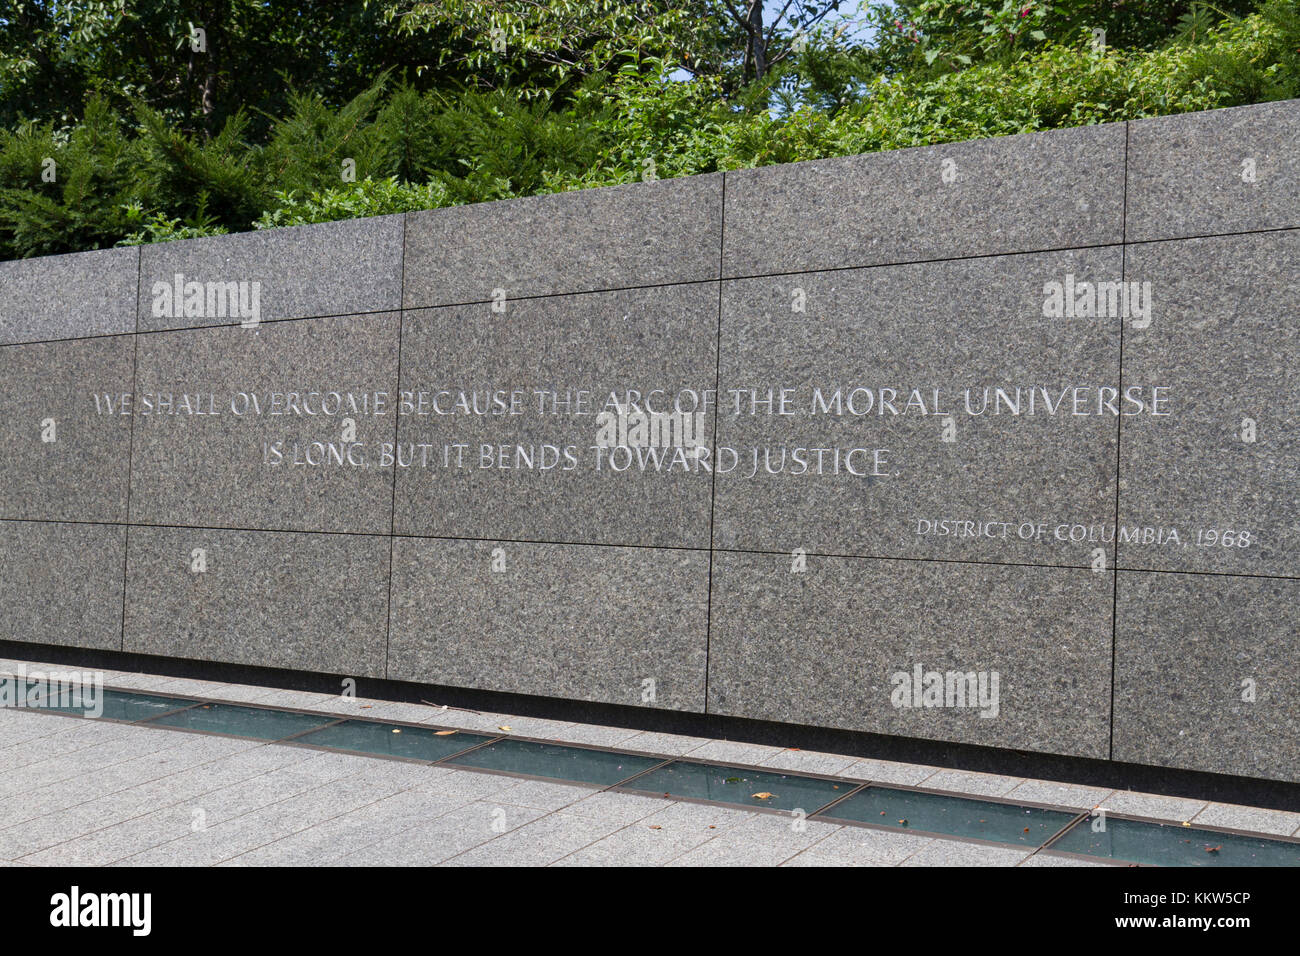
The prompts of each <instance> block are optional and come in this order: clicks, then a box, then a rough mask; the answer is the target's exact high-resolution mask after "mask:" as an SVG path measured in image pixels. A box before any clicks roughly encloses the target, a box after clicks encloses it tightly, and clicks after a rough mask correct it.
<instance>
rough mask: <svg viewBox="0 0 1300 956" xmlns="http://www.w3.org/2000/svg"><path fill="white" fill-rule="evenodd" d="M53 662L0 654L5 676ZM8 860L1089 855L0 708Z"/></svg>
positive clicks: (1189, 817)
mask: <svg viewBox="0 0 1300 956" xmlns="http://www.w3.org/2000/svg"><path fill="white" fill-rule="evenodd" d="M20 668H22V669H25V670H26V671H29V672H30V671H34V670H41V669H47V670H68V669H71V666H70V665H66V664H65V665H56V664H39V663H35V662H23V661H7V660H0V673H7V672H11V671H12V670H17V669H20ZM101 673H103V675H104V681H105V683H106V684H110V685H115V686H120V687H129V688H135V689H139V690H148V691H154V692H160V693H163V692H165V693H167V694H175V695H184V694H200V695H202V696H205V697H212V698H218V699H224V700H230V701H243V702H250V703H257V704H259V705H266V706H282V707H294V708H303V709H312V710H321V711H328V712H331V713H339V714H345V715H349V716H359V717H369V718H377V719H387V720H402V721H413V722H427V723H435V724H441V725H444V726H449V727H459V728H462V729H465V730H481V731H490V732H493V733H499V732H500V729H501V728H503V727H509V728H510V731H511V732H513V733H515V734H520V735H524V736H529V737H542V738H547V739H554V740H556V741H560V742H566V743H587V744H596V745H600V746H606V747H618V748H627V749H630V750H638V751H647V752H651V753H658V754H663V755H665V756H681V755H686V754H689V755H690V756H692V757H695V758H705V759H710V760H717V761H721V762H735V763H744V764H752V765H758V766H763V767H771V768H773V769H779V770H792V771H806V772H813V773H823V774H834V775H837V776H845V777H850V778H854V779H863V780H875V781H878V782H884V783H902V784H910V785H916V786H925V787H927V788H934V789H939V790H947V791H952V792H960V793H967V794H978V795H988V796H999V797H1008V798H1012V799H1021V800H1025V801H1030V802H1036V803H1051V804H1057V805H1061V806H1066V807H1074V808H1077V809H1080V810H1084V809H1091V808H1093V807H1096V806H1102V807H1105V808H1106V809H1107V810H1108V811H1110V812H1113V813H1128V814H1136V815H1141V816H1146V817H1154V818H1157V819H1162V820H1166V819H1167V820H1171V821H1175V822H1180V823H1181V822H1185V821H1186V822H1191V823H1193V824H1196V823H1202V824H1208V825H1214V826H1221V827H1232V828H1236V829H1241V830H1250V831H1254V832H1258V833H1262V834H1270V835H1277V834H1283V835H1291V834H1295V835H1297V836H1300V813H1287V812H1282V811H1276V810H1267V809H1259V808H1253V807H1243V806H1234V805H1227V804H1216V803H1208V802H1206V801H1201V800H1188V799H1182V798H1176V797H1166V796H1159V795H1154V794H1138V793H1130V792H1124V791H1110V790H1106V789H1103V788H1098V787H1084V786H1073V785H1069V784H1062V783H1053V782H1050V781H1043V780H1027V779H1024V778H1019V777H1006V776H997V775H991V774H981V773H968V772H965V771H957V770H946V769H943V768H939V767H928V766H921V765H916V764H906V763H895V762H890V761H880V760H868V759H859V758H856V757H850V756H843V755H837V754H829V753H814V752H810V751H800V750H783V749H781V748H778V747H769V746H759V745H753V744H744V743H735V742H729V741H724V740H708V739H704V738H698V737H682V736H677V735H671V734H661V733H643V732H638V731H633V730H627V729H624V728H617V727H603V726H592V725H588V724H576V723H567V722H561V721H547V720H538V719H535V718H528V717H518V716H512V715H506V714H489V713H480V712H473V711H466V710H457V709H451V708H447V709H441V708H437V707H432V706H426V705H421V704H405V703H394V702H390V701H380V700H365V699H359V700H345V699H342V698H340V697H337V696H332V695H325V694H314V693H305V692H298V691H285V690H274V689H268V688H265V687H256V686H250V685H242V684H222V683H214V682H208V681H195V680H187V679H177V678H170V677H164V676H157V675H148V674H133V673H125V672H119V671H102V672H101ZM0 751H2V752H3V759H4V761H5V763H6V766H7V768H8V770H9V772H8V773H6V774H5V775H4V777H3V778H0V861H7V865H117V866H133V865H145V866H148V865H160V864H168V865H223V866H240V865H254V866H255V865H267V864H270V865H371V864H373V865H431V864H438V865H451V866H476V865H492V864H509V865H526V866H546V865H550V866H581V865H669V866H693V865H782V866H827V865H829V866H968V865H975V866H1077V865H1084V866H1095V865H1105V864H1100V863H1088V862H1086V861H1079V860H1072V859H1067V858H1062V857H1054V856H1051V855H1050V853H1045V852H1040V853H1036V854H1030V853H1028V852H1026V851H1025V850H1022V849H1018V848H1007V847H996V846H989V845H987V844H981V843H972V842H966V841H962V840H958V839H946V838H945V839H936V838H932V837H924V836H918V835H915V834H910V833H901V832H893V831H885V830H872V829H868V828H864V827H845V826H839V825H833V824H829V823H821V822H816V821H803V822H802V828H800V827H796V826H794V825H792V820H791V818H790V817H789V816H787V815H784V814H773V813H757V812H753V811H750V810H744V809H735V808H731V807H719V806H711V805H704V804H698V803H689V802H675V801H671V800H667V799H658V798H651V797H641V796H635V795H630V794H622V793H611V792H602V791H600V790H598V789H596V788H591V787H582V786H574V785H570V784H560V783H549V782H542V781H536V780H529V779H519V778H513V777H508V776H501V775H496V774H488V773H480V772H474V771H467V770H456V769H451V768H446V767H428V766H421V765H417V764H411V763H404V762H400V761H393V760H384V759H382V758H376V757H362V756H353V755H349V754H340V753H324V752H320V751H314V750H308V749H304V748H298V747H290V746H284V745H278V744H266V743H260V742H257V741H249V740H237V739H232V738H225V737H217V736H208V735H202V734H193V733H182V732H177V731H175V730H168V729H163V728H153V727H146V726H130V725H125V724H115V723H109V722H103V721H93V720H84V719H73V718H68V717H61V716H57V715H53V714H49V713H41V712H39V711H34V710H14V709H3V710H0Z"/></svg>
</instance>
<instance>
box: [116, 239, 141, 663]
mask: <svg viewBox="0 0 1300 956" xmlns="http://www.w3.org/2000/svg"><path fill="white" fill-rule="evenodd" d="M143 279H144V246H136V248H135V314H134V315H132V316H131V319H132V329H133V331H132V332H131V396H132V401H131V419H130V421H129V422H128V427H127V438H126V514H125V515H123V517H122V524H123V527H124V529H125V532H124V534H123V536H122V627H121V631H120V633H119V635H118V642H117V649H118V650H119V651H125V650H126V582H127V571H128V567H127V565H128V560H127V559H128V556H129V555H130V552H131V472H132V470H133V469H134V468H135V393H136V389H137V388H138V387H139V384H140V383H139V381H138V378H139V374H140V372H139V365H140V283H141V281H143Z"/></svg>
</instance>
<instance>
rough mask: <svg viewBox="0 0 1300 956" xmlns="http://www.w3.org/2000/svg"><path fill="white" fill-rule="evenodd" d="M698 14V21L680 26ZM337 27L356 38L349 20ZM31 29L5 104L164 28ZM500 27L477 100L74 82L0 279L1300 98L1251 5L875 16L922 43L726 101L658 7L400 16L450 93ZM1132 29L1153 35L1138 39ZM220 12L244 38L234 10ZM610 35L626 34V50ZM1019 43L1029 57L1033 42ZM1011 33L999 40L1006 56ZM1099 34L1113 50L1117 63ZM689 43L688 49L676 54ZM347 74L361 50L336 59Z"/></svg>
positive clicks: (8, 168)
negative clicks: (126, 88)
mask: <svg viewBox="0 0 1300 956" xmlns="http://www.w3.org/2000/svg"><path fill="white" fill-rule="evenodd" d="M3 3H4V0H0V10H5V9H7V8H5V7H3ZM714 3H715V0H698V3H697V0H691V3H690V4H688V5H686V6H681V7H680V9H681V10H704V9H711V8H712V5H713V4H714ZM344 6H345V7H346V8H347V9H349V10H352V11H353V14H356V9H355V4H345V5H344ZM362 6H365V5H364V4H362ZM435 6H436V7H437V9H436V10H435V9H433V7H435ZM34 7H35V9H36V10H38V11H39V12H41V13H42V15H43V16H45V18H46V19H45V20H43V21H40V23H38V24H37V25H36V26H34V27H30V30H29V33H30V34H31V36H32V37H33V38H34V40H35V42H36V47H35V48H34V51H28V52H17V53H13V52H10V53H5V54H3V55H0V80H3V79H4V78H5V77H6V76H10V77H18V78H19V81H20V82H19V86H20V87H23V85H24V84H26V83H28V80H27V79H23V78H24V77H30V76H34V75H37V74H40V75H42V76H44V75H45V74H44V73H41V71H42V70H46V68H47V66H48V64H45V65H43V64H42V57H46V56H48V55H49V54H51V53H52V52H54V53H58V56H57V57H55V62H56V63H58V62H63V61H64V60H67V59H69V58H74V59H75V58H76V57H83V58H88V61H94V57H95V56H96V55H103V56H106V55H107V54H103V53H102V52H101V53H100V54H96V53H95V49H97V48H98V47H100V46H102V45H103V43H105V42H107V41H111V40H112V39H113V38H114V37H118V36H119V33H118V32H117V31H121V30H124V29H126V28H127V26H129V25H130V22H133V21H132V20H131V18H132V17H136V18H148V17H150V16H162V14H161V13H160V12H159V11H160V10H161V7H155V6H153V5H151V4H150V3H148V2H145V3H141V4H138V5H132V6H131V8H130V11H128V12H127V13H123V12H122V10H121V8H119V7H116V6H115V5H114V4H112V3H106V4H98V5H96V4H86V5H75V7H65V5H60V6H59V9H60V10H63V9H67V10H71V11H73V12H69V13H67V14H66V15H65V14H63V13H60V14H59V17H63V18H64V19H57V18H54V19H51V17H52V16H53V11H54V7H53V6H52V5H42V4H36V5H34ZM507 7H508V8H510V9H512V10H514V11H516V13H517V17H518V21H519V23H521V24H523V25H524V26H523V27H521V28H526V30H529V31H532V34H533V39H532V40H530V41H529V43H527V44H524V45H523V47H522V50H521V51H520V52H519V53H518V56H517V57H516V58H513V59H511V58H507V60H506V61H504V62H503V63H500V64H496V66H493V67H492V68H491V69H488V65H487V64H486V61H484V70H485V72H484V74H483V76H481V77H478V78H477V79H478V80H483V79H485V78H486V79H487V80H490V82H477V81H476V82H470V83H467V84H466V85H465V86H464V87H461V86H459V85H456V84H452V83H446V82H443V83H442V85H438V84H430V83H428V82H425V83H420V82H414V81H412V80H411V78H410V77H409V76H408V77H406V78H399V74H397V73H394V72H393V71H390V70H379V71H378V72H377V73H376V74H375V76H374V78H372V79H371V80H370V81H369V82H367V83H365V84H359V85H358V84H355V83H352V81H349V83H350V84H351V86H350V88H348V92H347V94H346V95H341V92H340V91H341V90H342V89H344V85H337V86H332V87H331V86H329V85H328V84H325V85H321V84H318V83H316V82H315V81H314V80H312V81H311V82H308V83H306V84H304V85H303V86H301V87H297V88H295V86H294V82H296V81H297V79H298V78H299V74H296V73H294V72H292V71H288V72H286V73H285V75H284V76H283V77H281V78H280V79H279V80H278V82H277V85H276V91H275V95H274V96H272V97H270V98H262V99H255V100H250V101H249V106H248V108H243V106H242V104H240V103H231V102H227V103H225V104H224V105H223V106H222V108H221V109H220V110H218V111H214V112H213V113H212V114H209V115H208V116H207V118H206V121H205V122H201V123H198V124H194V123H192V122H191V120H192V119H193V116H192V115H191V114H189V113H187V112H186V111H185V110H184V109H181V108H180V107H178V106H177V105H176V104H175V103H169V102H165V99H166V98H165V97H164V98H161V99H160V98H159V97H151V96H150V95H143V94H142V95H139V96H134V97H132V98H131V99H130V100H129V101H128V102H127V103H125V105H123V103H122V99H121V93H120V91H117V92H114V93H112V94H109V93H105V94H103V95H99V94H96V93H94V92H93V89H94V88H95V86H96V83H97V82H99V81H98V80H96V82H95V83H87V85H86V86H85V90H90V91H91V92H89V93H86V94H85V99H84V103H82V104H80V105H79V108H78V112H77V115H76V117H75V118H72V119H69V118H68V114H67V113H66V111H64V110H63V109H62V107H58V108H55V107H51V109H50V111H48V115H45V116H43V117H41V118H32V119H23V120H14V121H12V122H10V123H8V125H7V126H5V127H4V128H0V258H13V257H22V256H34V255H47V254H52V253H59V252H69V251H74V250H78V249H89V248H98V247H105V246H110V245H113V244H137V243H147V242H161V241H169V240H172V239H181V238H190V237H194V236H200V235H212V234H218V233H222V232H227V231H237V230H245V229H249V228H269V227H275V226H288V225H299V224H305V223H314V222H327V221H331V220H336V219H347V218H355V217H362V216H374V215H385V214H390V213H397V212H404V211H408V210H416V209H429V208H435V207H440V206H447V205H454V204H459V203H469V202H481V201H484V200H492V199H502V198H508V197H512V196H522V195H530V194H535V193H545V192H558V191H563V190H570V189H579V188H586V187H591V186H602V185H609V184H615V183H625V182H632V181H637V180H641V179H649V178H668V177H674V176H684V175H691V174H695V173H707V172H713V171H716V170H720V169H736V168H742V167H749V166H759V165H765V164H770V163H784V162H795V161H800V160H805V159H814V158H819V157H824V156H838V155H848V154H853V153H860V152H867V151H875V150H886V149H896V148H900V147H907V146H918V145H927V144H932V143H943V142H951V141H956V140H965V139H975V138H981V137H989V136H1000V135H1007V134H1014V133H1023V132H1030V131H1034V130H1042V129H1052V128H1057V127H1067V126H1079V125H1086V124H1091V123H1102V122H1112V121H1117V120H1124V119H1131V118H1137V117H1143V116H1154V115H1163V114H1168V113H1179V112H1187V111H1191V110H1201V109H1210V108H1214V107H1220V106H1232V105H1238V104H1243V103H1252V102H1262V101H1266V100H1274V99H1285V98H1289V97H1297V96H1300V8H1298V6H1297V2H1296V0H1264V2H1263V3H1261V4H1260V5H1259V7H1258V9H1255V10H1254V11H1253V12H1249V11H1245V10H1243V9H1241V8H1240V7H1239V6H1237V5H1224V4H1223V3H1218V4H1215V5H1213V6H1212V5H1211V4H1209V3H1206V2H1204V0H1192V2H1190V3H1186V4H1181V3H1173V2H1168V3H1157V2H1156V0H1129V2H1127V3H1124V4H1117V5H1116V4H1112V3H1111V2H1109V0H1107V2H1104V3H1102V2H1099V0H1087V2H1084V0H1068V2H1067V3H1065V4H1058V5H1055V6H1050V7H1043V8H1042V10H1041V11H1039V12H1035V11H1034V10H1032V9H1031V12H1030V14H1029V15H1028V16H1024V17H1021V16H1020V15H1019V14H1020V12H1021V11H1022V10H1025V9H1027V8H1026V7H1016V6H1015V5H1014V4H1013V5H1011V6H1003V5H994V4H987V5H980V4H978V3H966V4H958V3H955V2H948V0H942V2H941V0H904V2H903V3H900V4H899V6H898V7H897V8H896V10H895V12H894V14H893V16H894V18H895V19H898V20H899V23H900V24H903V25H905V26H906V28H907V29H908V30H912V31H914V33H915V39H912V38H911V35H910V34H904V33H903V32H901V31H900V29H898V28H894V27H893V24H892V21H891V22H890V24H889V27H890V29H891V30H893V32H892V33H886V34H882V35H881V37H880V39H879V42H878V43H876V44H874V45H872V46H869V47H868V46H864V45H862V44H861V43H860V42H858V41H856V40H854V39H852V38H851V37H849V36H847V35H845V34H844V32H843V30H842V29H841V28H840V27H833V26H831V25H829V24H827V25H825V26H823V27H821V28H819V29H815V30H813V31H811V33H810V34H809V35H808V38H807V39H808V43H807V46H806V48H804V47H803V46H802V45H801V44H800V45H790V46H787V47H785V48H784V49H786V50H787V51H788V53H789V55H779V59H777V60H776V61H775V62H773V63H771V64H770V65H769V66H770V68H769V69H768V71H767V72H766V73H765V74H764V75H762V76H761V77H760V78H759V79H756V80H754V81H753V82H751V83H749V84H748V85H746V86H737V85H736V84H737V76H738V72H737V71H738V70H739V69H740V68H741V65H742V63H743V62H744V55H743V53H738V52H737V50H738V48H737V47H735V44H734V39H735V38H734V36H730V35H729V34H727V33H726V31H725V30H722V29H721V28H720V27H717V26H716V24H715V25H713V26H701V25H695V26H691V27H690V28H687V27H682V28H681V32H674V30H676V29H677V27H676V26H674V27H673V30H669V29H668V27H667V25H673V24H677V23H678V22H679V21H678V20H676V19H674V18H673V16H672V15H671V12H670V13H665V12H664V10H665V8H666V4H665V5H664V6H659V5H651V4H649V3H643V4H640V5H634V6H625V7H620V9H618V10H616V9H614V5H612V4H604V2H603V0H581V2H580V3H570V4H560V5H558V6H556V5H551V7H546V8H545V9H543V8H544V7H545V5H542V4H536V5H534V4H530V3H517V2H508V0H498V2H493V3H490V4H489V3H487V0H483V2H478V3H475V2H468V0H467V2H463V3H459V4H458V5H453V4H442V5H430V4H416V5H414V6H411V7H409V9H408V10H407V14H405V15H409V16H411V17H417V18H418V17H424V18H426V19H425V20H420V21H418V22H420V23H423V26H421V27H419V29H418V30H416V29H415V27H414V26H412V30H414V31H415V32H416V33H418V34H419V36H420V37H422V38H425V39H427V38H428V37H431V36H435V35H438V31H442V32H443V33H444V34H446V36H447V38H448V46H447V48H446V50H444V51H443V52H442V54H434V53H431V54H430V55H431V56H436V55H445V57H447V58H448V62H447V64H446V65H445V69H449V70H453V71H454V70H456V69H461V70H467V69H469V68H470V67H471V66H472V64H473V63H474V62H477V61H474V60H473V58H472V57H471V58H470V59H468V60H467V59H465V58H464V56H463V54H465V51H466V50H467V49H468V47H467V44H469V43H470V40H471V34H472V30H471V29H470V28H471V26H472V25H473V24H475V23H479V24H480V25H481V23H482V22H483V21H482V20H481V17H482V16H483V15H486V14H485V11H489V10H499V9H504V8H507ZM579 8H581V9H588V10H591V9H595V10H597V11H598V12H599V11H603V13H601V16H602V17H603V18H604V19H599V18H598V19H597V20H595V21H592V22H589V23H587V24H586V26H585V27H584V29H585V30H586V31H587V32H586V33H584V34H582V36H584V37H586V40H584V41H583V42H582V43H577V41H574V40H573V39H572V37H569V38H568V39H566V38H565V36H562V35H561V34H562V33H563V30H562V28H564V25H565V24H568V23H570V22H571V18H572V16H574V15H575V14H574V11H575V10H578V9H579ZM792 9H795V8H793V7H792ZM798 9H799V10H802V9H803V8H802V7H799V8H798ZM816 9H819V10H820V9H821V7H817V8H816ZM1135 9H1137V10H1143V11H1145V15H1147V16H1149V19H1150V22H1139V21H1141V20H1142V17H1135V16H1134V15H1133V14H1132V11H1133V10H1135ZM229 10H230V11H232V16H235V15H240V16H243V15H248V16H253V15H254V12H252V11H251V8H248V7H246V6H245V5H244V4H242V3H241V2H238V0H231V3H230V7H229ZM628 10H632V11H634V12H635V11H639V13H637V14H636V15H637V16H641V17H642V19H640V20H637V23H636V25H634V26H628V22H627V20H626V17H627V16H629V15H630V14H629V13H628V12H627V11H628ZM115 11H116V12H115ZM141 11H143V12H141ZM240 11H243V13H241V12H240ZM457 11H458V12H457ZM453 14H454V15H453ZM1012 14H1015V16H1014V17H1012ZM174 15H175V14H174V13H173V16H174ZM257 15H259V16H260V15H261V14H257ZM875 15H876V16H879V15H880V11H879V10H877V12H876V14H875ZM10 16H11V19H10V20H9V21H6V20H4V19H3V17H0V37H4V36H6V35H7V31H11V30H13V29H17V27H15V24H16V23H17V22H18V19H17V18H16V15H14V14H12V13H11V14H10ZM33 16H34V15H33ZM377 16H378V14H377V12H376V11H375V10H374V9H373V8H369V7H367V9H366V11H365V12H364V17H368V18H370V20H369V21H366V22H371V21H375V18H376V17H377ZM124 17H125V19H123V18H124ZM566 17H567V18H570V19H566ZM1105 17H1109V18H1110V19H1107V20H1104V22H1105V23H1107V24H1110V26H1108V27H1106V29H1108V31H1110V30H1114V31H1115V32H1114V33H1110V32H1108V37H1107V43H1106V45H1105V46H1104V47H1101V48H1097V47H1096V46H1095V45H1094V43H1093V34H1092V29H1091V26H1090V23H1089V21H1095V20H1096V19H1098V18H1105ZM428 18H432V19H428ZM476 18H477V19H476ZM38 19H39V18H38ZM1020 21H1026V22H1025V23H1024V24H1023V26H1018V24H1019V23H1020ZM33 22H35V21H33ZM325 22H326V23H334V24H335V27H337V24H338V23H339V22H343V21H337V20H330V18H329V17H326V18H325ZM347 22H353V21H347ZM355 22H362V21H360V20H357V21H355ZM416 22H417V21H416V20H412V21H411V23H412V24H415V23H416ZM41 24H43V25H41ZM989 24H991V25H993V28H992V29H991V30H988V31H986V30H985V29H984V26H983V25H989ZM1034 24H1037V25H1038V26H1041V27H1042V29H1041V30H1040V31H1038V32H1041V33H1042V34H1043V36H1042V37H1041V38H1040V37H1036V36H1034V32H1035V31H1034V30H1027V28H1028V27H1029V26H1031V25H1034ZM1007 25H1010V26H1011V27H1014V28H1015V29H1014V30H1013V31H1011V32H1013V33H1014V34H1015V36H1010V35H1003V27H1005V26H1007ZM29 26H30V24H29ZM231 29H234V27H231ZM241 29H242V28H241ZM620 30H621V31H624V32H623V33H619V32H618V31H620ZM106 31H107V32H106ZM1126 31H1127V32H1126ZM778 33H779V31H777V32H774V33H773V36H774V37H775V36H777V35H778ZM1116 35H1118V36H1120V37H1128V38H1129V39H1128V40H1127V41H1126V44H1119V43H1116V42H1114V39H1115V36H1116ZM119 38H120V37H119ZM683 38H686V40H691V42H694V43H697V44H698V46H696V47H693V48H691V49H689V50H688V49H683V47H684V46H689V44H687V43H686V40H684V39H683ZM691 38H694V39H693V40H692V39H691ZM267 42H270V41H269V40H268V41H267ZM357 42H358V43H360V41H359V40H358V41H357ZM367 42H369V41H367ZM638 43H639V44H640V45H638ZM5 49H9V48H5ZM12 49H15V50H22V47H20V46H19V47H13V48H12ZM345 49H347V50H355V49H359V47H357V46H355V45H354V46H352V47H345V46H338V50H339V51H343V50H345ZM476 49H477V48H476ZM772 49H777V47H775V46H774V47H772ZM548 50H549V51H551V52H550V53H547V52H546V51H548ZM557 50H558V51H560V52H559V53H558V54H557V53H556V51H557ZM678 53H680V55H681V59H680V60H678V59H676V58H675V57H676V55H677V54H678ZM552 54H554V55H552ZM931 54H933V56H932V55H931ZM475 55H477V54H475ZM458 57H459V59H458ZM548 57H549V59H548ZM557 57H558V59H557ZM453 61H455V62H453ZM561 61H562V62H561ZM688 61H689V69H688V72H689V73H690V74H691V75H690V76H689V77H688V78H685V79H683V72H682V70H681V69H680V66H681V65H682V64H683V63H686V62H688ZM82 67H84V68H85V69H89V67H86V66H85V65H84V64H83V65H82ZM79 68H81V67H79ZM96 68H97V69H98V67H96ZM60 69H63V68H62V67H60ZM358 69H359V68H358ZM493 70H496V71H497V72H493ZM33 71H35V72H33ZM46 72H48V70H46ZM55 72H56V73H57V72H58V71H57V70H56V71H55ZM111 72H112V71H109V72H108V73H104V74H103V76H108V75H110V74H111ZM312 75H313V74H311V73H310V71H309V72H308V74H307V76H308V79H309V80H311V78H312ZM101 79H102V76H101ZM445 79H446V77H445V76H443V77H442V80H445ZM74 81H75V82H74ZM291 81H294V82H291ZM69 82H70V83H73V85H74V86H75V83H76V82H80V81H79V80H75V77H74V78H73V79H72V80H69ZM440 82H441V81H440ZM24 88H26V87H24ZM85 90H83V93H85ZM10 94H11V88H6V89H5V90H4V91H0V113H2V112H3V109H4V108H5V107H4V104H5V103H9V105H10V108H11V113H12V107H13V104H14V103H15V102H17V101H18V100H17V99H15V97H14V96H11V95H10ZM6 97H8V99H6ZM276 104H279V108H276V109H273V108H272V107H275V106H276ZM218 116H219V117H220V121H219V122H218V121H217V117H218ZM51 162H52V163H53V166H52V167H51V165H50V163H51ZM51 168H52V169H53V170H54V172H55V175H54V177H53V181H47V180H48V179H49V175H48V171H49V170H50V169H51ZM43 171H46V172H47V175H46V176H44V177H43V176H42V172H43ZM353 177H355V180H354V179H353Z"/></svg>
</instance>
